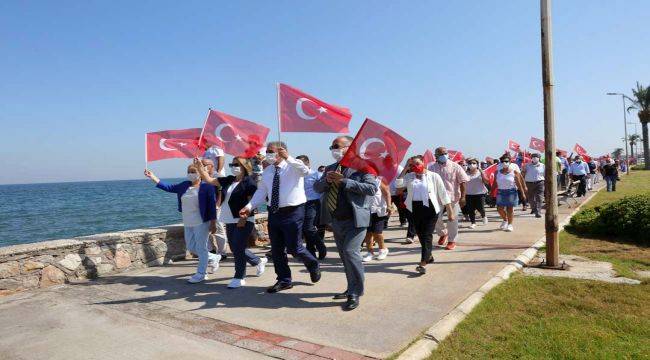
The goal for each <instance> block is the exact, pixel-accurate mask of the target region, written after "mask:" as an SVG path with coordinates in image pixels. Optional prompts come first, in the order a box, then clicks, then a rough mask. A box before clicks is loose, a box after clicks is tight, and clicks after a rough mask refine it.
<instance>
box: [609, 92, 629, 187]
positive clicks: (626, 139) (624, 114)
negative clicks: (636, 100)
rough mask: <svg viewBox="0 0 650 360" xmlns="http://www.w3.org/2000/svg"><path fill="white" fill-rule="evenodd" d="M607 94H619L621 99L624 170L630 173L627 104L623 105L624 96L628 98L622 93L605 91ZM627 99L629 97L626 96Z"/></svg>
mask: <svg viewBox="0 0 650 360" xmlns="http://www.w3.org/2000/svg"><path fill="white" fill-rule="evenodd" d="M607 95H621V100H623V131H624V134H625V138H624V139H623V140H624V141H623V142H624V143H625V172H626V173H627V174H628V175H630V155H629V153H628V151H627V148H628V143H627V142H628V137H627V105H625V98H628V97H627V96H626V95H625V94H623V93H612V92H610V93H607ZM628 99H629V98H628ZM630 101H631V100H630Z"/></svg>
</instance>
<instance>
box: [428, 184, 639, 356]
mask: <svg viewBox="0 0 650 360" xmlns="http://www.w3.org/2000/svg"><path fill="white" fill-rule="evenodd" d="M622 179H623V181H621V182H619V183H618V186H617V191H616V192H612V193H607V192H605V191H601V192H599V193H598V194H596V195H595V196H594V197H593V198H592V200H591V201H590V202H589V203H587V204H586V205H585V206H586V207H594V206H598V205H602V204H605V203H607V202H610V201H613V200H617V199H620V198H622V197H624V196H628V195H634V194H639V193H644V192H649V193H650V171H633V172H632V173H631V174H630V176H622ZM612 240H616V241H612ZM542 251H543V250H542ZM560 252H561V253H563V254H574V255H580V256H584V257H587V258H591V259H594V260H599V261H608V262H611V263H612V264H613V265H614V269H615V270H616V271H617V272H618V273H619V275H621V276H625V277H630V278H638V276H637V275H636V274H635V271H636V270H650V248H648V247H642V246H638V245H635V244H631V243H627V242H626V241H625V239H593V238H585V237H580V236H579V235H575V234H569V233H566V232H561V233H560ZM430 358H431V359H485V358H495V359H542V358H543V359H650V282H648V281H647V280H646V281H644V282H643V283H642V284H641V285H620V284H608V283H602V282H596V281H588V280H575V279H563V278H544V277H527V276H523V275H522V274H515V275H514V276H513V277H512V278H510V279H509V280H508V281H506V282H505V283H503V284H501V285H499V286H497V287H496V288H495V289H493V290H492V291H491V292H490V293H489V294H487V295H486V297H485V298H484V300H483V301H482V302H481V303H480V304H479V305H478V306H477V307H476V308H475V309H474V310H473V311H472V313H471V314H470V315H469V316H467V318H466V319H465V320H464V321H463V322H461V323H460V324H459V326H458V327H457V328H456V329H455V330H454V332H453V333H452V334H451V335H450V336H449V337H447V338H446V339H445V340H444V341H442V342H441V343H440V346H439V347H438V349H437V350H436V351H435V352H434V353H433V354H431V357H430Z"/></svg>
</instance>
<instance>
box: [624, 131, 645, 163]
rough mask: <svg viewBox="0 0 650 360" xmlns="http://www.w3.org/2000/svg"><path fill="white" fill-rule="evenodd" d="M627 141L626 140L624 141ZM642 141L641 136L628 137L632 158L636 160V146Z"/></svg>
mask: <svg viewBox="0 0 650 360" xmlns="http://www.w3.org/2000/svg"><path fill="white" fill-rule="evenodd" d="M623 140H625V139H623ZM640 140H641V135H639V134H632V135H628V137H627V141H628V142H629V143H630V157H631V158H634V146H635V145H636V144H637V143H638V142H639V141H640Z"/></svg>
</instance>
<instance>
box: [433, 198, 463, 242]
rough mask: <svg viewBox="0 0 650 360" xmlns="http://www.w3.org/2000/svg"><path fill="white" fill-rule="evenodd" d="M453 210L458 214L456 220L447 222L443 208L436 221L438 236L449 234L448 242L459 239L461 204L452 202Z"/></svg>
mask: <svg viewBox="0 0 650 360" xmlns="http://www.w3.org/2000/svg"><path fill="white" fill-rule="evenodd" d="M451 211H453V212H454V215H456V217H455V219H456V220H454V221H447V222H446V223H445V221H444V220H443V218H445V217H446V216H443V214H442V210H441V211H440V214H438V220H437V221H436V233H437V234H438V236H444V235H448V236H449V237H448V238H447V241H448V242H456V240H458V213H459V212H460V206H459V205H458V203H457V202H452V203H451Z"/></svg>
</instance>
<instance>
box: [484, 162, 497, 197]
mask: <svg viewBox="0 0 650 360" xmlns="http://www.w3.org/2000/svg"><path fill="white" fill-rule="evenodd" d="M498 168H499V164H493V165H490V166H488V167H487V169H485V170H483V174H485V177H486V178H488V180H489V184H490V195H492V196H493V197H496V196H497V184H496V178H497V170H498Z"/></svg>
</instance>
